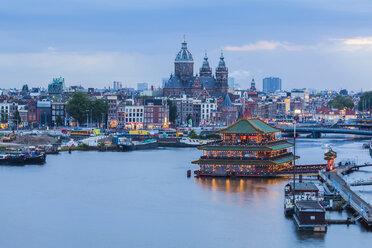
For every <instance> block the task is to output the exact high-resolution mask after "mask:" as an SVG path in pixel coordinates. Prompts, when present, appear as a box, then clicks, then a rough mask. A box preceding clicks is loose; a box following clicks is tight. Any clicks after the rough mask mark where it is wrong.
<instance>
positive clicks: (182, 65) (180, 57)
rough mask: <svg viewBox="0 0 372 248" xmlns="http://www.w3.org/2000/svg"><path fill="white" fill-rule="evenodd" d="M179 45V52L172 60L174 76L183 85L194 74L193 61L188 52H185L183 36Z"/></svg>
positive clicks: (185, 44) (185, 46) (185, 45)
mask: <svg viewBox="0 0 372 248" xmlns="http://www.w3.org/2000/svg"><path fill="white" fill-rule="evenodd" d="M181 44H182V46H181V50H180V51H179V52H178V54H177V56H176V59H175V60H174V74H175V76H177V77H179V78H180V79H181V81H182V83H184V84H185V83H186V82H187V81H188V80H189V79H190V78H191V77H192V76H193V74H194V60H193V58H192V55H191V53H190V52H189V50H187V43H186V40H185V36H184V37H183V41H182V43H181Z"/></svg>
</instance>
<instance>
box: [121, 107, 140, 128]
mask: <svg viewBox="0 0 372 248" xmlns="http://www.w3.org/2000/svg"><path fill="white" fill-rule="evenodd" d="M143 116H144V106H143V105H140V106H137V105H133V106H125V126H126V127H127V128H130V129H141V128H143Z"/></svg>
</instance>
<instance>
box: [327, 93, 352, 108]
mask: <svg viewBox="0 0 372 248" xmlns="http://www.w3.org/2000/svg"><path fill="white" fill-rule="evenodd" d="M328 106H330V107H332V108H336V109H344V108H347V109H352V108H354V102H353V100H351V99H350V98H349V97H344V96H342V95H337V96H336V97H335V98H333V99H332V100H331V101H329V102H328Z"/></svg>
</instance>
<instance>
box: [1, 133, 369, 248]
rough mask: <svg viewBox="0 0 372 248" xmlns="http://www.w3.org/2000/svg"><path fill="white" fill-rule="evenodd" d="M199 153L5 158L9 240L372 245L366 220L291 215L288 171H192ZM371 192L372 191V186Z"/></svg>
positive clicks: (349, 147) (313, 146) (339, 147)
mask: <svg viewBox="0 0 372 248" xmlns="http://www.w3.org/2000/svg"><path fill="white" fill-rule="evenodd" d="M363 143H365V141H359V140H347V141H344V140H342V139H337V138H330V139H302V140H301V139H300V140H298V143H297V144H298V146H297V147H298V149H297V152H298V153H299V155H300V156H301V157H302V158H301V159H300V161H299V163H323V162H324V161H323V152H324V150H325V149H324V146H325V145H326V144H330V145H331V146H332V147H333V149H334V150H335V151H337V152H338V157H339V158H341V159H346V158H352V159H356V158H357V159H358V162H360V163H361V162H372V159H371V157H370V155H369V152H368V150H363V149H362V144H363ZM200 155H201V152H200V151H198V150H196V149H193V148H190V149H189V148H181V149H169V148H168V149H165V148H164V149H162V148H159V149H158V150H150V151H134V152H126V153H116V152H112V153H111V152H105V153H100V152H73V153H72V154H68V153H62V154H60V155H51V156H48V158H47V164H45V165H44V166H26V167H4V166H3V167H0V195H1V205H0V213H1V214H0V227H1V232H0V247H2V248H4V247H12V248H13V247H61V248H62V247H63V248H65V247H79V248H82V247H203V248H206V247H214V248H215V247H347V246H349V247H367V246H369V245H370V242H371V240H372V232H370V231H368V230H366V229H365V228H363V227H361V226H360V225H351V226H349V227H347V226H345V225H332V226H329V228H328V232H327V233H326V234H303V233H299V232H297V231H296V228H295V225H294V223H293V221H292V219H289V218H285V217H284V215H283V187H284V185H285V184H286V183H287V180H286V179H244V180H243V179H235V180H232V179H208V178H204V179H198V178H186V170H187V169H196V168H197V167H196V166H194V165H191V164H190V163H189V162H190V161H192V160H196V159H197V158H198V157H199V156H200ZM368 170H371V169H365V170H364V171H365V172H357V173H359V174H363V173H364V174H366V173H367V174H368V173H372V172H368ZM371 175H372V174H371ZM353 176H354V175H353ZM364 192H370V193H369V194H370V195H372V194H371V192H372V186H371V189H369V188H368V187H365V188H364ZM365 194H366V195H368V194H367V193H365ZM345 214H346V213H344V215H345Z"/></svg>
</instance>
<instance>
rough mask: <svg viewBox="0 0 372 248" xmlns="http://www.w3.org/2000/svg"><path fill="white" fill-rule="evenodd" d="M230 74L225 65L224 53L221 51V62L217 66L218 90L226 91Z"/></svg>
mask: <svg viewBox="0 0 372 248" xmlns="http://www.w3.org/2000/svg"><path fill="white" fill-rule="evenodd" d="M228 76H229V72H228V70H227V67H226V65H225V61H224V57H223V53H222V52H221V57H220V62H219V63H218V67H217V68H216V88H217V90H219V91H221V92H223V93H226V92H227V89H228V87H229V86H228V82H227V80H228Z"/></svg>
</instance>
